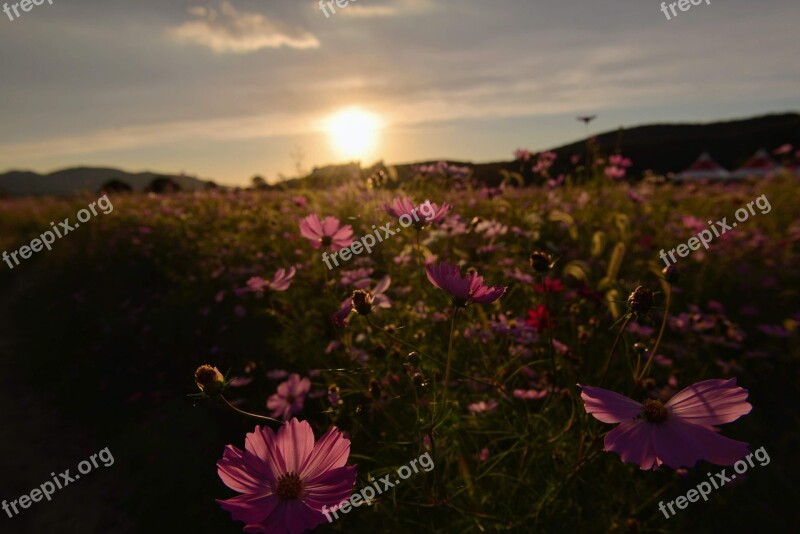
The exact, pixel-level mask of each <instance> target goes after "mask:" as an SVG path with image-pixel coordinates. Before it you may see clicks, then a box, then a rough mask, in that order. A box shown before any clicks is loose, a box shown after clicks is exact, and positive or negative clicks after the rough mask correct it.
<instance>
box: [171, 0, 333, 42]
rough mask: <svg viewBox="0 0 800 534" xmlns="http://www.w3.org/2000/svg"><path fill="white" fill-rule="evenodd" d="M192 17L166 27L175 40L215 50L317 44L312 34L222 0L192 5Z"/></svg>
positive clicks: (190, 12)
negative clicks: (213, 3) (239, 8)
mask: <svg viewBox="0 0 800 534" xmlns="http://www.w3.org/2000/svg"><path fill="white" fill-rule="evenodd" d="M188 12H189V15H191V16H192V17H193V20H188V21H186V22H184V23H183V24H181V25H180V26H176V27H173V28H170V29H169V34H170V35H171V36H172V37H173V38H174V39H177V40H178V41H182V42H186V43H192V44H197V45H202V46H206V47H208V48H210V49H211V50H213V51H214V52H216V53H219V54H225V53H231V54H246V53H248V52H255V51H256V50H261V49H262V48H280V47H282V46H285V47H288V48H297V49H305V48H318V47H319V41H318V40H317V38H316V37H314V35H312V34H311V33H309V32H307V31H305V30H303V29H302V28H298V27H296V26H289V25H287V24H284V23H282V22H280V21H276V20H270V19H269V18H267V17H265V16H264V15H262V14H260V13H252V12H247V11H240V10H238V9H236V8H235V7H234V6H233V5H232V4H231V3H230V2H228V1H227V0H223V1H222V3H221V4H220V5H219V7H202V6H195V7H191V8H189V10H188Z"/></svg>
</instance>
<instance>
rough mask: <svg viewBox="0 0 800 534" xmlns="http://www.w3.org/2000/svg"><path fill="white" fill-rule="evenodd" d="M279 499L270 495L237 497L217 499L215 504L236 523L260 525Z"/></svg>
mask: <svg viewBox="0 0 800 534" xmlns="http://www.w3.org/2000/svg"><path fill="white" fill-rule="evenodd" d="M278 502H279V499H278V497H276V496H275V495H272V494H271V493H266V494H264V495H249V494H244V495H237V496H236V497H231V498H230V499H227V500H224V501H223V500H220V499H217V503H218V504H219V505H220V506H221V507H222V509H223V510H226V511H228V512H230V513H231V517H233V519H234V520H236V521H244V522H245V523H260V522H261V521H263V520H264V519H266V518H267V516H269V515H270V514H271V513H272V511H273V510H274V509H275V507H276V506H278Z"/></svg>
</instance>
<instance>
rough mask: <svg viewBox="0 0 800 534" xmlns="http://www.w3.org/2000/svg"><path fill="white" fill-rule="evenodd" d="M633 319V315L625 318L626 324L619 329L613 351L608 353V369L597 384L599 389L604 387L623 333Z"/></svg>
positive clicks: (606, 368)
mask: <svg viewBox="0 0 800 534" xmlns="http://www.w3.org/2000/svg"><path fill="white" fill-rule="evenodd" d="M632 318H633V314H632V313H629V314H628V316H627V317H626V318H625V322H624V323H622V328H620V329H619V332H617V338H616V339H615V340H614V344H613V345H611V350H610V351H609V352H608V359H607V360H606V367H605V369H603V375H602V376H601V377H600V383H598V384H597V387H600V386H601V385H603V381H604V380H605V379H606V374H608V368H609V367H611V360H612V359H613V358H614V350H615V349H616V348H617V345H618V344H619V340H620V338H621V337H622V333H623V332H624V331H625V329H626V328H628V323H630V322H631V319H632Z"/></svg>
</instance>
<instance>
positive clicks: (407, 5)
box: [346, 0, 433, 18]
mask: <svg viewBox="0 0 800 534" xmlns="http://www.w3.org/2000/svg"><path fill="white" fill-rule="evenodd" d="M352 2H353V0H351V3H350V4H348V5H347V6H348V7H347V10H346V12H347V15H348V16H353V17H361V18H372V17H390V16H395V15H404V14H409V13H418V12H422V11H429V10H431V9H433V4H432V3H431V2H430V0H399V1H398V0H395V2H394V3H393V5H391V6H388V5H375V4H372V5H364V4H354V3H352Z"/></svg>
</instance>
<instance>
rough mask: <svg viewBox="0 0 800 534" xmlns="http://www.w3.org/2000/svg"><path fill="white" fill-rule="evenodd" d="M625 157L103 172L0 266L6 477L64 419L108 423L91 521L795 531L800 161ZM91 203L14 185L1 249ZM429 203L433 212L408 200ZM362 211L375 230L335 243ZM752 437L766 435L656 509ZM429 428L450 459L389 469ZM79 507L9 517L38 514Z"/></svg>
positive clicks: (192, 525)
mask: <svg viewBox="0 0 800 534" xmlns="http://www.w3.org/2000/svg"><path fill="white" fill-rule="evenodd" d="M628 165H629V163H628ZM612 167H613V169H612V171H611V172H609V171H608V169H609V168H612ZM625 167H626V164H625V161H624V160H623V159H622V158H621V157H618V158H617V161H616V162H615V163H614V164H613V165H611V166H610V167H608V168H606V170H605V171H602V170H601V171H599V172H598V175H597V176H596V177H594V178H593V179H592V180H586V181H585V182H584V183H583V184H581V185H576V184H575V183H573V181H572V180H571V179H570V178H569V177H568V178H567V179H566V180H564V179H560V180H557V179H550V180H549V181H545V183H543V185H542V186H534V187H518V186H514V185H512V184H511V183H512V182H513V180H506V181H505V182H504V183H503V184H502V185H500V186H499V187H487V186H484V185H480V184H477V183H473V182H472V181H471V180H470V179H469V174H468V169H464V168H460V167H448V166H447V165H439V166H435V167H434V166H431V168H430V169H421V170H420V172H419V173H418V174H417V175H416V176H415V177H414V178H413V179H411V180H407V181H397V180H392V179H390V178H388V177H387V176H386V175H381V176H380V177H376V176H361V177H354V178H352V179H347V180H343V181H342V182H341V183H340V184H339V185H336V186H332V187H330V188H328V189H319V188H314V189H307V188H303V187H295V188H291V189H290V188H282V189H281V188H277V189H275V190H270V191H251V190H246V191H209V192H203V193H193V194H192V193H177V194H171V195H163V196H159V195H144V194H118V195H116V196H115V195H114V194H109V199H110V200H111V201H112V202H113V206H114V211H113V213H112V214H109V215H108V216H104V217H101V218H97V219H95V220H92V221H91V222H89V223H87V224H82V225H81V227H80V228H79V229H78V230H76V231H75V232H74V233H73V234H71V235H70V236H68V237H65V238H63V239H61V240H59V241H57V242H56V244H55V245H54V247H53V250H52V251H44V252H42V253H39V254H38V255H37V256H36V257H35V258H33V259H31V260H28V261H26V262H24V263H23V264H21V265H19V266H16V267H15V268H14V269H8V268H7V267H6V266H5V265H4V264H0V265H3V267H2V268H0V295H2V297H0V299H2V303H3V306H2V313H3V315H4V321H3V323H4V325H5V326H4V337H5V338H6V340H7V341H6V344H5V345H4V348H3V349H2V353H0V354H2V358H3V361H2V364H3V368H4V369H5V371H4V374H5V377H4V378H3V380H2V381H0V386H2V389H4V390H5V393H3V394H0V398H1V399H2V400H3V405H4V407H5V409H6V410H8V411H13V412H14V413H15V414H16V415H15V416H14V419H13V421H14V422H13V423H11V424H7V425H5V428H4V437H5V438H6V439H5V440H4V441H5V444H4V445H3V449H2V453H3V455H2V456H4V457H6V458H15V460H14V461H13V462H12V461H9V460H5V461H6V462H8V464H5V465H3V472H4V474H8V476H9V477H10V478H9V480H10V482H9V485H10V486H11V487H10V488H5V487H4V488H3V489H4V490H7V493H8V495H12V494H15V493H16V494H19V493H20V492H22V491H25V490H27V489H29V488H28V486H30V485H32V484H33V483H34V482H35V479H36V476H38V474H39V473H38V471H36V470H34V471H33V472H32V473H29V469H30V468H26V470H24V472H23V470H21V468H20V465H21V463H24V464H26V465H29V464H33V463H37V464H41V463H42V462H43V461H44V460H43V459H42V457H43V456H45V455H46V454H48V455H50V454H51V455H52V456H51V458H52V463H53V467H52V469H55V468H56V467H58V466H62V465H63V466H66V465H70V464H71V463H72V459H73V457H75V458H80V456H78V455H66V453H65V452H63V451H60V450H59V447H53V446H52V445H46V444H45V443H46V442H47V441H48V439H47V435H46V434H45V433H44V432H41V433H38V434H35V435H40V436H41V438H40V439H39V440H38V441H37V439H34V440H33V441H25V442H22V441H20V440H21V438H20V436H22V435H28V434H26V432H29V430H27V426H28V425H30V426H37V427H43V428H47V427H48V426H49V425H51V424H53V421H54V420H58V421H59V423H58V424H68V430H65V434H64V435H63V439H64V440H65V441H70V440H72V441H71V443H72V445H71V446H72V447H84V448H85V449H86V451H87V452H92V451H93V450H97V448H100V447H95V442H97V443H101V442H102V443H103V444H105V445H108V446H109V447H110V449H111V450H112V451H114V455H115V459H116V462H115V464H114V467H113V468H111V469H110V470H108V471H107V472H104V473H103V474H102V477H103V478H104V480H102V481H98V484H102V485H103V486H102V488H103V491H104V492H107V493H108V494H109V495H110V496H111V497H106V498H105V501H103V502H104V503H105V504H103V506H102V507H98V508H102V510H99V511H97V512H95V515H94V516H92V517H93V518H94V519H92V520H93V521H95V523H92V525H91V527H96V526H97V525H101V526H103V525H105V527H106V531H109V532H111V531H114V532H145V531H151V532H168V531H171V532H174V531H184V530H190V531H193V532H215V533H219V532H240V531H241V530H242V528H244V527H245V525H250V530H251V531H263V532H276V533H277V532H302V531H304V529H314V528H316V529H317V531H319V532H327V531H341V532H562V531H576V532H675V531H689V532H717V531H733V532H740V531H744V530H743V529H747V528H755V527H756V525H758V526H759V527H761V529H762V530H765V531H776V532H779V531H784V530H785V529H786V528H787V527H788V526H789V525H792V524H796V521H797V519H798V512H797V510H796V506H794V505H793V503H795V502H797V499H798V491H797V489H796V487H795V486H794V484H793V482H794V481H796V480H797V474H798V462H800V454H799V453H798V450H800V432H798V428H800V415H798V410H797V404H796V403H797V395H798V383H799V381H800V365H799V364H800V360H799V359H798V358H800V351H799V350H798V347H800V333H799V332H800V328H799V327H800V305H799V304H798V302H799V297H800V294H799V291H800V283H798V282H800V274H799V273H800V217H799V216H798V215H800V208H798V205H799V204H800V189H798V185H800V183H799V182H798V179H797V178H793V177H790V176H776V177H774V178H769V179H764V180H761V181H757V182H740V183H736V184H725V185H721V184H683V185H680V186H675V185H670V184H663V183H656V182H654V181H650V180H645V181H642V182H640V183H638V184H636V185H629V184H627V183H626V182H624V181H618V178H619V176H620V173H621V174H622V175H623V176H624V173H625ZM762 195H763V196H764V197H765V198H766V199H768V201H769V205H770V210H769V211H762V212H760V213H759V211H758V210H756V211H755V213H754V214H753V212H751V216H750V217H749V219H748V220H747V222H746V223H740V224H739V225H738V226H736V227H735V228H732V229H730V230H729V231H726V232H724V233H722V235H720V236H718V237H715V239H714V240H713V241H712V242H711V243H710V244H709V247H708V248H707V249H706V248H705V247H699V248H698V249H697V250H693V251H692V252H691V253H690V254H688V255H687V256H686V257H683V256H680V257H677V261H676V262H675V267H674V268H672V269H668V270H666V271H665V262H664V261H662V259H661V258H660V257H659V253H660V251H661V250H662V249H666V250H667V251H669V250H670V249H675V248H676V247H677V246H678V245H679V244H681V243H685V242H687V240H688V239H689V238H691V237H692V236H694V235H695V234H697V233H698V231H700V230H701V229H704V228H706V227H707V226H708V225H707V224H706V222H707V221H717V220H722V219H723V218H725V217H727V220H728V221H729V222H730V221H733V220H735V219H734V213H735V212H736V210H737V209H739V208H741V207H743V206H746V205H747V203H748V202H750V201H753V200H754V199H757V198H759V197H761V196H762ZM87 198H88V197H87ZM86 201H87V199H86V198H76V199H0V228H2V229H3V231H2V232H0V250H9V251H10V250H11V249H16V248H18V247H19V246H20V245H23V244H25V243H27V242H29V241H30V240H31V238H32V237H35V236H36V235H38V234H39V233H41V231H43V230H45V229H48V228H49V227H50V221H60V220H63V219H64V218H65V217H67V216H71V215H72V214H74V213H75V212H76V211H77V210H78V209H79V208H80V207H81V206H85V205H86V204H87V202H86ZM425 201H428V202H430V206H432V208H433V211H432V213H434V214H435V215H432V216H431V217H430V219H429V220H426V219H425V218H422V219H420V220H418V221H413V223H410V224H407V225H404V224H403V220H402V219H401V217H402V216H403V215H404V214H405V213H408V214H409V219H407V220H412V219H411V213H410V212H411V208H413V207H415V206H420V205H421V204H422V203H423V202H425ZM387 223H391V224H392V227H391V228H392V229H393V233H392V234H388V232H385V231H381V232H380V233H376V232H378V230H376V228H380V227H383V226H385V225H387ZM366 235H375V236H380V241H378V242H377V243H376V244H375V245H374V246H373V247H371V248H372V251H371V253H367V252H366V251H363V252H361V253H359V254H356V253H355V251H353V257H352V259H350V260H349V261H347V262H341V264H340V265H338V266H336V265H332V268H330V269H329V268H328V266H326V263H325V262H324V261H323V256H322V254H323V252H327V253H329V254H331V253H333V252H335V251H337V250H339V249H341V248H342V247H345V246H347V245H350V244H351V243H353V242H354V240H358V239H359V238H361V236H366ZM375 240H376V241H377V237H376V239H375ZM203 365H206V366H208V367H204V368H201V369H199V370H198V368H200V367H201V366H203ZM196 371H197V374H196ZM217 371H219V373H217ZM12 383H13V384H12ZM198 386H200V388H199V389H198ZM679 392H680V393H679ZM12 393H13V395H12ZM29 397H30V398H33V399H40V401H36V402H46V403H49V404H39V406H40V408H41V409H37V410H36V411H35V412H34V411H29V410H30V407H29V404H27V403H26V401H25V399H26V398H29ZM41 399H47V400H46V401H41ZM31 402H34V401H31ZM44 408H47V409H44ZM256 416H258V417H256ZM22 421H24V422H25V424H24V428H23V423H22ZM722 425H724V426H722ZM256 426H258V427H259V428H258V429H256ZM254 429H255V431H254ZM87 436H90V437H87ZM50 439H56V440H58V439H59V437H58V436H50ZM226 446H228V447H226ZM762 447H763V448H764V450H766V451H767V452H768V453H769V459H770V460H769V462H767V463H764V462H762V464H761V465H759V463H757V462H756V463H755V465H754V466H753V465H750V466H749V470H748V471H747V473H746V474H743V475H742V476H739V477H738V478H736V479H735V480H731V481H730V482H728V483H726V484H725V486H723V487H721V488H719V489H715V490H714V492H713V493H712V494H710V495H709V496H708V499H707V500H704V499H701V500H699V501H698V502H694V501H693V504H690V505H689V506H688V507H680V509H679V507H675V511H676V512H677V513H676V514H669V516H667V514H666V513H664V512H662V511H660V508H659V503H660V502H662V501H663V502H664V503H667V502H669V501H673V500H675V499H676V498H678V497H680V496H681V495H684V494H686V493H687V490H689V489H691V488H694V487H695V486H697V484H698V483H700V482H703V481H706V480H708V479H709V476H710V473H716V472H719V471H720V470H721V469H723V468H725V467H726V466H733V465H734V464H735V463H736V462H737V461H738V460H741V459H742V458H744V457H745V455H747V454H749V453H751V452H753V451H756V449H759V448H762ZM53 449H54V450H53ZM90 449H91V450H90ZM51 450H52V452H46V451H51ZM81 450H83V449H81ZM425 453H429V457H430V458H431V459H432V461H433V465H434V467H433V468H431V469H430V470H423V469H419V470H417V472H412V474H411V475H410V476H409V477H407V479H403V480H402V481H400V480H395V479H397V477H396V476H395V473H397V472H398V469H399V468H400V467H401V466H404V465H406V464H409V463H410V462H412V460H414V459H416V458H419V457H420V456H421V455H423V454H425ZM61 455H63V458H62V456H61ZM59 462H60V463H59ZM48 465H50V464H48ZM52 469H50V468H45V467H42V468H41V472H42V473H43V476H45V477H46V473H45V470H46V471H47V473H49V472H50V471H51V470H52ZM733 472H734V471H733V468H732V467H728V476H730V473H733ZM736 473H739V470H738V469H737V470H736ZM389 474H391V475H392V477H391V479H392V480H391V482H398V483H397V484H394V485H393V487H392V488H390V489H384V488H385V487H384V486H381V487H380V489H382V490H384V491H382V492H381V493H380V494H379V495H377V496H376V497H375V498H374V499H371V500H372V502H371V503H370V504H369V505H367V506H365V505H364V504H365V503H361V505H360V506H357V507H356V506H354V507H353V508H352V509H350V510H349V511H347V512H344V511H343V510H341V506H340V502H341V501H343V500H345V499H348V498H350V495H351V493H353V492H358V491H360V490H361V489H362V488H364V487H367V486H370V485H372V484H373V483H375V481H377V480H380V479H381V478H383V477H385V476H386V475H389ZM29 476H30V484H28V482H29V480H28V477H29ZM100 476H101V475H99V474H95V475H93V477H95V478H99V477H100ZM40 478H41V477H40ZM17 489H18V490H19V491H16V490H17ZM12 490H13V491H12ZM65 492H66V490H65ZM376 493H377V492H376ZM4 496H6V495H4ZM92 498H95V497H92ZM679 502H680V501H679ZM70 506H74V503H71V501H69V499H68V498H67V497H64V499H61V498H59V499H57V500H54V502H52V503H46V505H41V508H42V509H43V510H44V509H45V507H47V510H48V511H47V512H46V513H45V512H42V513H41V514H39V515H36V514H33V513H28V514H27V515H28V517H22V516H20V517H19V518H15V519H14V521H18V524H19V525H23V524H25V525H26V526H27V527H29V528H34V527H35V528H39V529H40V530H39V531H42V532H44V531H47V527H48V525H53V524H56V523H57V522H58V521H59V520H60V519H61V518H63V517H64V516H65V514H67V512H68V508H69V507H70ZM322 506H326V509H327V510H330V509H336V507H337V506H338V507H340V511H339V513H338V518H337V519H336V520H334V521H332V522H329V521H328V519H327V517H328V516H326V514H325V513H324V512H323V511H322V510H321V508H322ZM683 508H685V509H683ZM85 520H86V521H89V519H88V518H87V519H85ZM26 521H27V522H28V523H24V522H26ZM10 524H11V525H12V527H11V528H14V525H13V523H10ZM75 528H77V529H80V528H90V526H89V524H88V523H86V524H83V525H75ZM76 531H78V530H76Z"/></svg>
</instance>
